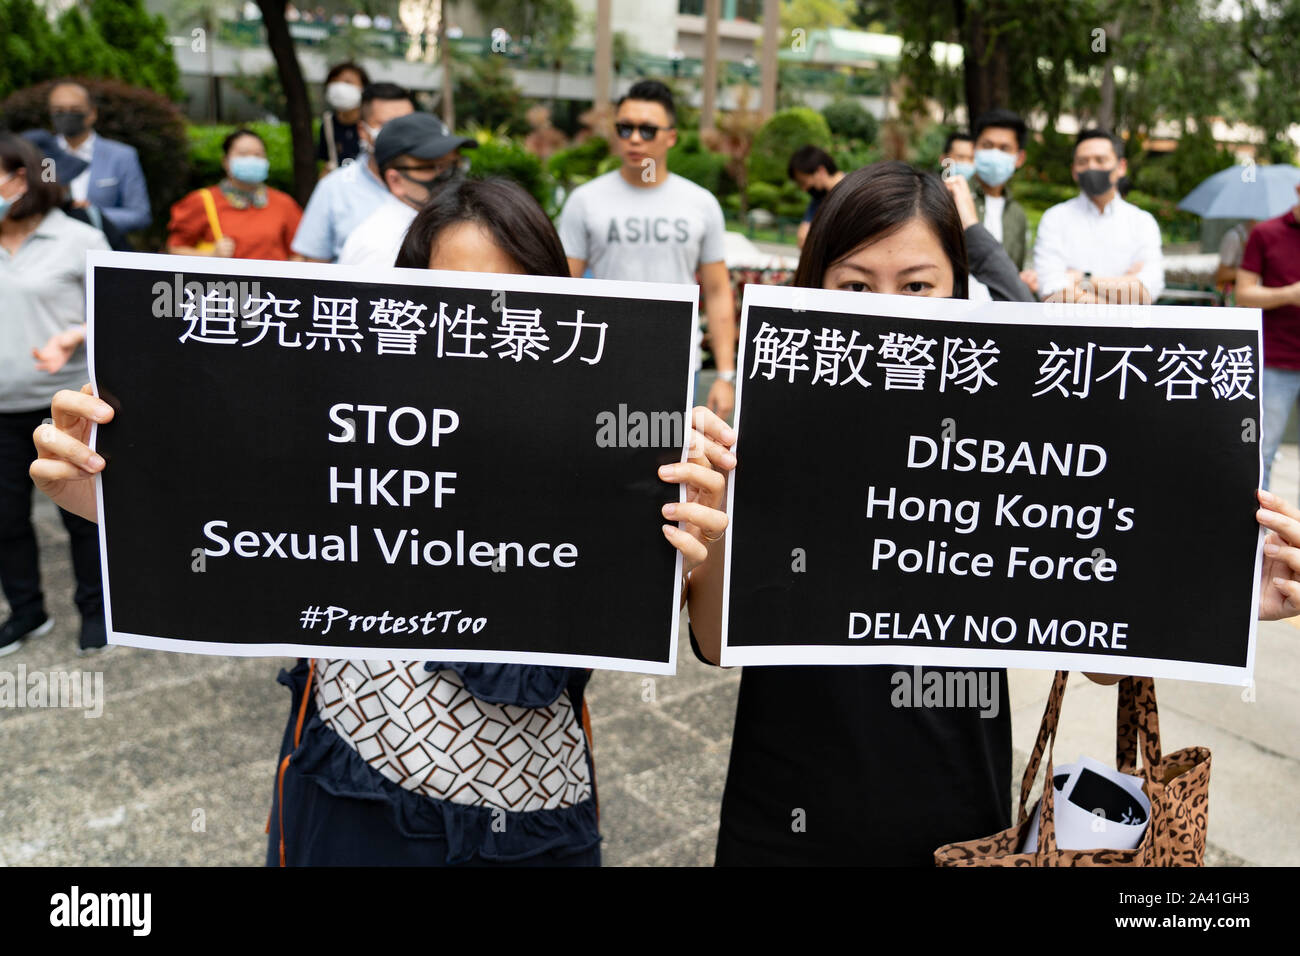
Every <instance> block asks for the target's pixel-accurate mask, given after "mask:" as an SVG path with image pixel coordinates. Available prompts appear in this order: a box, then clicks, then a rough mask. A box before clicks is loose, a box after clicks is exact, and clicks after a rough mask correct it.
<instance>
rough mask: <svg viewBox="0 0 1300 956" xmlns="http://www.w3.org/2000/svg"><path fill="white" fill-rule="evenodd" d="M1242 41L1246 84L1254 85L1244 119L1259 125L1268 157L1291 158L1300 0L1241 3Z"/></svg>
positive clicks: (1299, 63)
mask: <svg viewBox="0 0 1300 956" xmlns="http://www.w3.org/2000/svg"><path fill="white" fill-rule="evenodd" d="M1242 8H1243V9H1242V19H1241V25H1240V33H1239V36H1240V39H1241V46H1242V51H1243V53H1244V55H1245V57H1246V58H1247V62H1248V68H1249V75H1248V79H1249V83H1250V85H1251V86H1253V87H1254V95H1252V96H1250V97H1249V99H1248V100H1247V102H1246V106H1245V108H1244V109H1243V118H1245V119H1248V120H1249V121H1250V122H1252V123H1254V124H1255V125H1257V126H1259V127H1261V128H1262V129H1263V130H1264V133H1265V135H1266V136H1267V137H1268V143H1267V147H1266V149H1267V151H1268V153H1269V154H1270V156H1271V157H1275V158H1281V159H1286V158H1287V157H1292V158H1293V157H1294V154H1295V146H1294V144H1292V143H1291V141H1290V140H1289V139H1288V138H1287V136H1286V130H1287V128H1288V127H1289V126H1290V125H1291V124H1292V123H1294V122H1295V121H1296V116H1297V113H1300V110H1298V109H1297V100H1296V90H1295V84H1296V78H1297V77H1300V44H1298V43H1297V42H1296V37H1297V36H1300V0H1264V2H1262V3H1260V4H1242Z"/></svg>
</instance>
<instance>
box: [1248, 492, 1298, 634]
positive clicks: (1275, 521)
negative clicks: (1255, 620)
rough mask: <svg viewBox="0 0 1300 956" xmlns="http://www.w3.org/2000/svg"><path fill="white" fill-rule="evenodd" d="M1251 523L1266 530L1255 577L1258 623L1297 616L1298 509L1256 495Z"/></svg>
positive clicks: (1259, 493) (1275, 496)
mask: <svg viewBox="0 0 1300 956" xmlns="http://www.w3.org/2000/svg"><path fill="white" fill-rule="evenodd" d="M1258 495H1259V503H1260V506H1261V507H1260V509H1259V511H1257V512H1255V520H1256V521H1258V522H1259V523H1260V525H1261V526H1262V527H1264V528H1266V529H1268V531H1269V534H1268V537H1266V538H1265V539H1264V562H1263V564H1262V566H1261V569H1260V575H1259V619H1260V620H1261V621H1276V620H1279V619H1281V618H1284V617H1294V616H1295V615H1297V614H1300V509H1297V508H1295V506H1293V505H1291V504H1289V503H1288V502H1286V501H1283V500H1282V499H1281V498H1279V497H1278V496H1277V495H1273V494H1269V493H1268V492H1267V491H1260V492H1258Z"/></svg>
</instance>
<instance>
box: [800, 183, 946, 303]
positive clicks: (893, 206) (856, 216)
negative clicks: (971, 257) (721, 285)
mask: <svg viewBox="0 0 1300 956" xmlns="http://www.w3.org/2000/svg"><path fill="white" fill-rule="evenodd" d="M912 219H920V220H921V221H922V222H924V223H925V224H926V225H927V226H929V227H930V228H931V229H932V230H934V234H935V236H936V237H937V238H938V240H939V244H940V245H941V246H943V251H944V253H945V254H946V255H947V256H948V261H949V262H950V263H952V297H953V298H954V299H964V298H966V287H967V280H966V277H967V274H968V267H967V264H966V231H965V230H964V229H962V225H961V216H960V215H958V213H957V205H956V203H954V202H953V200H952V196H951V195H949V193H948V190H947V188H946V187H945V186H944V185H943V182H942V181H941V180H940V179H939V177H938V176H936V175H934V174H933V173H927V172H924V171H922V170H919V169H915V168H913V167H911V166H909V165H908V164H907V163H902V162H898V161H891V162H882V163H872V164H871V165H870V166H864V167H862V168H861V169H858V170H855V171H854V172H851V173H849V174H848V175H847V176H845V177H844V178H843V179H842V180H840V184H839V185H838V186H836V187H835V188H834V189H832V190H831V191H830V193H829V194H828V195H827V196H826V198H825V199H823V200H822V203H821V205H820V206H818V207H817V214H816V215H815V216H814V217H813V221H812V226H811V228H810V229H809V230H808V238H807V239H806V240H804V244H803V252H802V253H801V254H800V256H799V268H798V269H797V270H796V272H795V276H794V284H795V285H796V286H800V287H802V288H805V289H820V288H821V287H822V282H823V281H824V280H825V278H826V270H827V269H829V268H830V267H831V266H833V265H834V264H835V263H837V262H839V261H840V260H841V259H843V258H844V257H845V256H847V255H849V254H850V253H852V252H853V251H854V250H855V249H858V248H860V247H861V246H863V245H865V244H866V243H869V242H875V241H876V240H878V239H882V238H884V237H885V236H887V235H889V234H890V233H891V232H893V231H895V230H896V229H899V228H901V227H902V226H903V225H904V224H905V223H907V222H910V221H911V220H912Z"/></svg>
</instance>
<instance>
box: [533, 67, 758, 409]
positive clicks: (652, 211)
mask: <svg viewBox="0 0 1300 956" xmlns="http://www.w3.org/2000/svg"><path fill="white" fill-rule="evenodd" d="M675 116H676V114H675V111H674V109H673V95H672V92H671V91H670V90H669V89H668V87H666V86H664V84H662V83H660V82H658V81H656V80H642V81H640V82H638V83H636V84H634V85H633V86H632V88H631V89H630V90H628V92H627V95H625V96H624V97H623V98H622V99H620V100H619V101H618V112H617V114H616V115H615V121H614V130H615V133H616V135H615V138H614V142H613V144H612V146H613V149H614V150H615V151H616V152H617V153H618V155H619V156H620V157H621V158H622V160H623V165H622V166H621V167H620V168H619V169H616V170H613V171H612V172H608V173H606V174H605V175H603V176H597V177H596V178H595V179H593V180H592V181H591V182H589V183H586V184H585V185H582V186H579V187H578V188H577V189H575V190H574V191H573V194H572V195H571V196H570V197H569V200H568V202H567V203H565V206H564V211H563V212H562V213H561V214H560V222H559V233H560V241H561V242H562V243H563V244H564V254H565V255H566V256H567V257H568V260H569V270H570V272H572V274H573V275H574V276H575V277H577V276H582V275H584V274H587V273H588V270H590V273H589V274H590V275H591V276H592V277H593V278H596V279H631V280H639V281H643V282H679V283H691V284H694V283H695V282H696V273H697V272H698V274H699V283H700V286H701V287H702V290H703V295H704V310H705V314H706V315H707V316H708V320H709V339H710V342H711V344H712V348H713V355H714V358H715V359H716V360H717V365H718V380H717V381H716V382H714V384H713V387H712V388H711V389H710V390H709V395H708V399H707V402H708V406H709V408H711V409H712V410H713V411H714V412H715V413H717V414H718V415H720V416H722V417H723V418H726V417H727V416H729V415H730V414H731V410H732V407H733V406H734V405H735V401H736V395H735V380H736V352H735V348H736V307H735V301H734V299H733V297H732V294H731V279H730V277H729V276H728V274H727V263H726V262H725V260H724V255H723V253H724V239H723V236H724V235H725V233H726V226H725V225H724V223H723V218H722V207H721V206H719V205H718V200H717V199H715V198H714V196H713V194H712V193H710V192H708V191H707V190H705V189H703V188H701V187H700V186H697V185H696V184H695V183H693V182H691V181H690V180H689V179H686V178H684V177H682V176H674V175H671V174H670V173H669V172H668V150H669V149H670V148H671V147H672V146H673V144H675V143H676V142H677V131H676V129H675V127H674V124H675V122H676V119H675ZM699 400H700V399H699V396H698V395H697V396H696V401H697V402H698V401H699Z"/></svg>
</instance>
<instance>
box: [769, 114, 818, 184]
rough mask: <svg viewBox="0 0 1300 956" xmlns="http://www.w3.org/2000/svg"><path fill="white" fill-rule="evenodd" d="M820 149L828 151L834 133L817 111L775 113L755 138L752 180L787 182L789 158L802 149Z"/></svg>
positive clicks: (774, 182) (776, 182)
mask: <svg viewBox="0 0 1300 956" xmlns="http://www.w3.org/2000/svg"><path fill="white" fill-rule="evenodd" d="M810 144H811V145H813V146H820V147H821V148H822V149H824V150H827V151H829V150H830V148H831V131H830V127H829V126H827V125H826V120H825V119H823V118H822V115H821V114H820V113H818V112H817V111H816V110H811V109H808V108H807V107H804V106H797V107H794V108H793V109H788V110H781V111H780V112H777V113H774V114H772V117H771V119H769V120H768V121H767V122H766V123H764V124H763V126H762V128H761V129H760V130H759V131H758V136H756V137H755V138H754V146H753V149H751V150H750V153H749V180H750V183H751V188H752V184H754V183H773V184H779V183H783V182H785V181H786V179H787V177H786V168H787V167H788V165H789V163H790V155H791V154H792V153H793V152H794V151H795V150H796V149H798V148H799V147H800V146H807V145H810Z"/></svg>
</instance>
